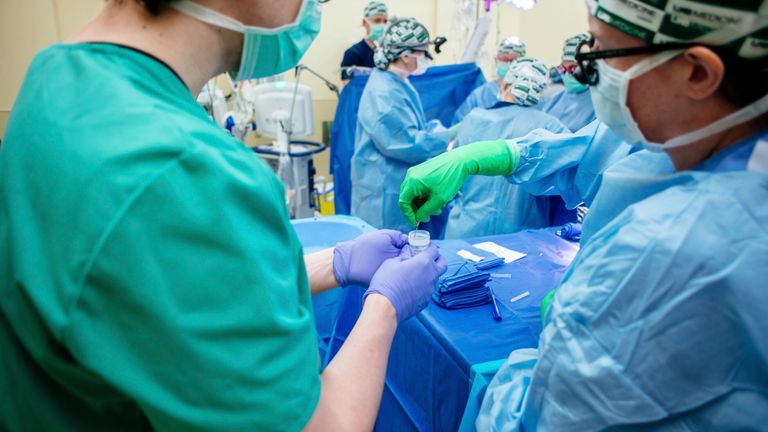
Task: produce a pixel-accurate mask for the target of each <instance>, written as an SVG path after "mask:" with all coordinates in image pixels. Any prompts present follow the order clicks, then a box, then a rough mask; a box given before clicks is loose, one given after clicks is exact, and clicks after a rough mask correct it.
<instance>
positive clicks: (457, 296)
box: [432, 286, 491, 310]
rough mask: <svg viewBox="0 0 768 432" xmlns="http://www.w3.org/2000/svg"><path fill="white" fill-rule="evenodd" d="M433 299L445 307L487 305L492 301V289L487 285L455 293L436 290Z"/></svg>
mask: <svg viewBox="0 0 768 432" xmlns="http://www.w3.org/2000/svg"><path fill="white" fill-rule="evenodd" d="M432 301H434V302H435V304H436V305H438V306H440V307H441V308H443V309H450V310H453V309H465V308H471V307H476V306H482V305H486V304H488V303H490V302H491V291H490V290H489V289H488V287H487V286H483V287H481V288H476V289H472V290H465V291H459V292H455V293H447V294H440V293H439V292H437V291H435V292H434V293H433V294H432Z"/></svg>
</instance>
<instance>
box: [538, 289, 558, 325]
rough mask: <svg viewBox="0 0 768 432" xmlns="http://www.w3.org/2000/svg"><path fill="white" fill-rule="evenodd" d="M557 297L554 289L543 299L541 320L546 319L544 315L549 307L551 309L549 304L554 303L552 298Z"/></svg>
mask: <svg viewBox="0 0 768 432" xmlns="http://www.w3.org/2000/svg"><path fill="white" fill-rule="evenodd" d="M553 298H555V290H552V291H550V292H549V294H547V295H546V297H544V298H543V299H542V300H541V321H542V322H543V321H544V316H545V315H547V309H549V305H551V304H552V299H553Z"/></svg>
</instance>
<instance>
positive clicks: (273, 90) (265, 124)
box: [249, 81, 314, 138]
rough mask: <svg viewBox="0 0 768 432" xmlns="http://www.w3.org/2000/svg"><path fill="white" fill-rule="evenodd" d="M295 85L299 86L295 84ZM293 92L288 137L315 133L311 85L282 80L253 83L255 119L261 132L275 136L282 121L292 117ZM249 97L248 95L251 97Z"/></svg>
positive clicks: (285, 121)
mask: <svg viewBox="0 0 768 432" xmlns="http://www.w3.org/2000/svg"><path fill="white" fill-rule="evenodd" d="M297 87H298V88H297ZM294 93H295V94H296V101H295V102H294V103H293V121H292V127H291V138H307V137H309V136H311V135H313V134H314V116H313V114H312V89H311V88H310V87H309V86H305V85H302V84H295V83H291V82H285V81H275V82H270V83H265V84H259V85H257V86H255V87H253V94H252V96H250V97H252V98H253V99H251V100H252V101H253V103H254V111H255V112H254V120H255V121H256V128H257V131H258V133H259V134H260V135H263V136H266V137H269V138H277V133H278V131H280V130H281V128H282V126H281V123H282V124H287V123H288V119H289V118H290V117H291V103H292V101H293V97H294ZM250 97H249V98H250Z"/></svg>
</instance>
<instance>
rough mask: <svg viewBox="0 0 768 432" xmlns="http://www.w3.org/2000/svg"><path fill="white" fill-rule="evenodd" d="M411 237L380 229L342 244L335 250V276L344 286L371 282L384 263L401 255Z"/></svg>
mask: <svg viewBox="0 0 768 432" xmlns="http://www.w3.org/2000/svg"><path fill="white" fill-rule="evenodd" d="M407 243H408V236H407V235H405V234H403V233H401V232H400V231H394V230H380V231H374V232H370V233H366V234H363V235H361V236H360V237H358V238H356V239H354V240H352V241H348V242H343V243H339V244H337V245H336V248H335V249H334V250H333V275H334V276H335V277H336V281H337V282H338V283H339V285H340V286H348V285H362V286H365V287H367V286H368V285H369V284H370V283H371V278H373V275H374V273H376V270H378V269H379V266H381V264H382V263H383V262H384V261H386V260H388V259H390V258H395V257H398V256H400V253H401V252H402V249H403V246H405V245H406V244H407Z"/></svg>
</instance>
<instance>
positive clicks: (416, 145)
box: [352, 70, 451, 231]
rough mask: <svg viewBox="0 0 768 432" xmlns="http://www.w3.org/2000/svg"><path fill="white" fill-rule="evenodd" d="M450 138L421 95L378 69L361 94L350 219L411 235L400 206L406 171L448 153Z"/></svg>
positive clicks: (409, 85)
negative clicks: (425, 107)
mask: <svg viewBox="0 0 768 432" xmlns="http://www.w3.org/2000/svg"><path fill="white" fill-rule="evenodd" d="M450 139H451V132H449V131H448V130H447V129H446V128H445V127H443V126H442V124H441V123H440V122H439V121H436V120H434V121H431V122H429V123H428V122H427V121H426V120H425V118H424V110H423V108H422V105H421V100H420V99H419V95H418V93H416V90H414V88H413V86H411V84H410V83H409V82H408V81H407V80H404V79H402V78H400V77H398V76H397V75H395V74H394V73H392V72H388V71H381V70H375V71H373V73H372V74H371V77H370V78H369V79H368V84H367V85H366V87H365V90H364V91H363V96H362V98H361V100H360V109H359V111H358V120H357V131H356V132H355V154H354V155H353V156H352V215H354V216H357V217H360V218H361V219H363V220H365V221H366V222H368V223H369V224H371V225H373V226H374V227H377V228H389V229H396V230H400V231H408V230H410V229H412V228H411V226H410V225H409V224H408V222H407V221H406V220H405V218H404V217H403V215H402V213H401V212H400V207H399V206H398V200H399V197H400V184H401V183H402V182H403V179H404V178H405V172H406V171H407V170H408V168H410V167H412V166H414V165H417V164H419V163H421V162H424V161H426V160H427V159H429V158H431V157H434V156H437V155H438V154H440V153H442V152H444V151H445V149H446V148H447V147H448V143H449V141H450Z"/></svg>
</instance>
